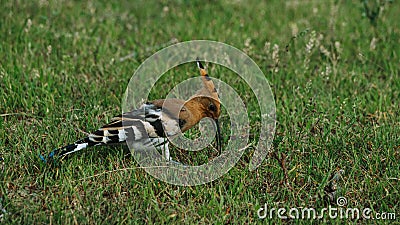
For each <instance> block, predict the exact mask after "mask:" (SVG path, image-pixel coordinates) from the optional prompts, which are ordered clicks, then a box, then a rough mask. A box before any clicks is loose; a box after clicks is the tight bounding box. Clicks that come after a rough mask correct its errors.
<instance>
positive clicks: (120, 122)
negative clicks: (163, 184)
mask: <svg viewBox="0 0 400 225" xmlns="http://www.w3.org/2000/svg"><path fill="white" fill-rule="evenodd" d="M197 65H198V67H199V69H200V73H201V75H202V81H203V88H202V89H200V90H199V91H198V92H197V93H196V94H195V95H194V96H192V97H191V98H189V100H187V101H185V100H181V99H176V98H172V99H158V100H154V101H150V102H147V103H145V104H143V105H142V106H141V107H139V108H138V109H135V110H133V111H130V112H127V113H124V114H122V115H119V116H117V117H114V118H113V119H112V120H111V122H110V123H108V124H106V125H105V126H103V127H101V128H100V129H98V130H96V131H95V132H93V133H91V134H89V135H88V136H87V137H85V138H83V139H81V140H78V141H76V142H74V143H72V144H69V145H67V146H64V147H62V148H59V149H56V150H54V151H52V152H51V153H50V154H49V155H48V158H54V157H58V158H60V157H64V156H66V155H69V154H72V153H75V152H77V151H80V150H83V149H86V148H88V147H91V146H101V145H112V144H120V143H126V142H127V141H128V142H130V143H134V145H133V146H134V148H138V149H140V148H146V147H148V146H150V145H153V146H154V147H156V149H158V150H162V152H163V156H164V158H165V159H166V160H167V161H169V160H170V153H169V148H168V144H169V142H168V140H167V137H173V136H175V135H177V134H179V133H180V132H185V131H187V130H189V129H190V128H192V127H193V126H195V125H196V124H197V123H198V122H199V121H200V120H201V119H203V118H205V117H211V118H212V119H214V120H215V121H216V123H217V134H218V136H217V145H220V140H219V138H220V137H219V125H218V117H219V115H220V113H221V110H220V102H219V98H218V94H217V92H216V89H215V86H214V84H213V82H212V81H211V79H210V78H209V77H208V74H207V73H206V71H205V70H204V68H203V66H202V65H201V63H200V62H199V61H198V62H197ZM40 157H41V158H42V160H44V161H46V159H45V158H44V157H43V156H40Z"/></svg>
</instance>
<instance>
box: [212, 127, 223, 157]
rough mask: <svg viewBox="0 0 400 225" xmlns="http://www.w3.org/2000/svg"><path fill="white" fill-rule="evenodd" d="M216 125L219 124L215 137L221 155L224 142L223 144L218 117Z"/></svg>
mask: <svg viewBox="0 0 400 225" xmlns="http://www.w3.org/2000/svg"><path fill="white" fill-rule="evenodd" d="M214 121H215V125H217V133H216V134H215V139H216V142H217V149H218V153H219V155H221V149H222V144H221V129H220V127H219V121H218V119H215V120H214Z"/></svg>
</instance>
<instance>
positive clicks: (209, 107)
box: [208, 104, 217, 112]
mask: <svg viewBox="0 0 400 225" xmlns="http://www.w3.org/2000/svg"><path fill="white" fill-rule="evenodd" d="M208 109H209V110H211V111H213V112H215V111H217V107H215V105H214V104H210V106H208Z"/></svg>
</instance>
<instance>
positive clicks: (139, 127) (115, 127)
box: [48, 103, 180, 159]
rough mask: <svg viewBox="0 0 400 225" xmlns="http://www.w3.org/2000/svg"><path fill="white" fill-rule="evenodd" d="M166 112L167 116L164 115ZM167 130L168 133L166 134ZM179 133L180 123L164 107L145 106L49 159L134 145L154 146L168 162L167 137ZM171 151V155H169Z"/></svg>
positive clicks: (115, 119) (58, 151) (54, 153)
mask: <svg viewBox="0 0 400 225" xmlns="http://www.w3.org/2000/svg"><path fill="white" fill-rule="evenodd" d="M165 112H167V113H165ZM164 127H165V130H164ZM179 131H180V126H179V119H178V118H176V117H174V116H172V115H171V113H169V111H168V109H165V110H163V109H162V104H161V105H160V104H153V103H146V104H143V105H142V106H141V107H140V108H139V109H137V110H133V111H131V112H127V113H124V114H122V115H120V116H117V117H114V118H113V119H112V121H111V122H110V123H109V124H107V125H105V126H103V127H101V128H100V129H98V130H96V131H95V132H93V133H91V134H89V135H88V136H87V137H85V138H83V139H81V140H78V141H76V142H74V143H73V144H70V145H67V146H65V147H62V148H59V149H56V150H54V151H53V152H51V153H50V154H49V156H48V157H54V156H58V157H62V156H66V155H69V154H71V153H74V152H77V151H80V150H82V149H85V148H87V147H91V146H100V145H111V144H121V143H126V141H127V140H128V141H129V142H135V143H136V144H135V146H138V145H137V144H138V143H140V144H141V145H142V146H143V147H146V146H149V145H154V146H155V147H156V148H158V149H163V151H164V152H165V153H164V155H165V157H166V158H167V159H169V151H168V141H167V140H166V138H165V137H166V136H167V135H168V136H173V135H175V134H177V133H178V132H179ZM167 151H168V152H167Z"/></svg>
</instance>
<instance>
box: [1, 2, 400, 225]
mask: <svg viewBox="0 0 400 225" xmlns="http://www.w3.org/2000/svg"><path fill="white" fill-rule="evenodd" d="M373 2H375V1H373V0H371V1H369V3H368V5H367V8H363V4H362V1H292V0H290V1H270V2H269V3H263V2H259V1H252V2H251V3H245V2H241V1H227V2H219V1H218V2H217V1H210V2H208V1H193V2H191V3H188V2H186V1H176V2H172V1H171V2H170V1H161V2H160V3H149V2H147V1H146V2H145V1H143V2H142V1H140V2H133V1H132V2H131V1H121V2H118V3H117V2H115V3H112V2H109V1H103V2H99V3H97V2H94V1H88V2H83V3H81V2H80V1H79V2H72V1H61V0H60V1H54V2H53V1H51V2H47V1H45V0H43V1H1V5H2V7H3V8H2V10H1V12H0V16H1V22H0V41H1V43H0V81H1V82H0V114H1V115H0V127H1V129H0V157H2V158H3V161H0V182H1V183H0V206H1V207H0V208H1V209H0V216H1V218H0V222H2V223H6V224H7V223H10V224H21V223H23V224H49V223H56V224H73V223H79V224H103V223H104V224H108V223H118V224H120V223H123V224H125V223H145V222H146V223H157V224H158V223H183V222H185V223H219V224H223V223H266V222H267V221H266V220H260V219H259V218H258V216H257V210H258V209H259V208H260V207H261V206H263V205H264V203H267V204H268V207H271V208H272V207H276V208H278V207H284V208H286V209H289V208H293V207H314V208H316V209H318V210H319V209H321V208H323V207H327V206H328V205H332V206H335V198H336V197H339V196H344V197H346V198H347V200H348V204H347V206H348V207H353V208H354V207H358V208H361V209H362V208H366V207H369V208H371V209H373V212H374V213H382V212H389V213H393V212H397V222H398V221H399V220H398V218H399V217H400V215H399V213H400V209H399V201H398V199H399V190H400V185H399V178H400V166H399V165H400V164H399V160H400V153H399V150H400V138H399V134H400V126H399V125H400V120H399V118H400V117H399V116H400V115H399V113H400V110H399V99H400V91H399V90H400V79H399V78H400V77H399V71H400V66H399V52H400V47H399V46H400V42H399V40H400V28H399V26H398V21H400V18H399V16H398V12H399V10H400V7H399V4H398V2H393V3H391V4H390V3H387V2H386V1H381V2H383V3H384V4H383V5H382V8H381V9H382V10H381V11H380V14H379V15H377V16H374V15H373V14H372V13H371V12H373V10H374V9H377V8H378V7H377V6H374V5H373V4H372V3H373ZM367 9H371V10H367ZM194 39H210V40H216V41H221V42H225V43H227V44H230V45H233V46H235V47H237V48H239V49H241V50H243V51H244V52H246V53H247V54H248V55H249V56H250V57H252V58H253V59H254V60H255V61H256V63H257V64H258V65H259V66H260V68H261V69H262V70H263V71H264V73H265V75H266V77H267V79H268V80H269V82H270V84H271V87H272V90H273V92H274V95H275V100H276V106H277V130H276V132H277V134H276V136H275V141H274V148H273V149H272V150H271V153H270V154H269V155H268V157H267V159H266V160H265V161H264V163H263V164H262V166H261V167H259V168H258V169H257V170H256V171H253V172H250V171H249V170H248V162H249V159H250V157H251V153H252V149H253V147H252V146H254V145H255V143H256V141H257V133H256V131H257V126H258V123H257V118H259V116H258V115H257V110H256V108H257V107H256V101H254V98H252V97H254V96H252V95H251V93H249V89H248V87H246V85H244V84H243V83H241V82H239V81H238V79H237V78H235V77H234V76H227V75H226V74H225V73H219V71H221V70H222V69H219V68H217V67H215V66H213V65H209V67H210V68H211V70H213V73H214V74H212V75H214V76H216V77H218V78H220V79H222V80H225V81H226V82H227V83H229V84H231V85H232V86H234V87H235V88H236V89H237V90H238V91H239V92H240V93H241V96H242V97H243V99H244V101H245V102H246V103H247V105H248V107H249V108H250V109H254V110H252V112H253V113H250V114H249V116H250V120H251V124H252V129H253V134H254V135H253V138H252V139H251V142H252V146H251V147H250V148H249V149H248V151H247V152H246V154H245V155H244V156H243V157H242V158H241V160H240V161H239V163H238V164H237V165H236V166H235V167H234V168H233V169H232V170H230V171H229V173H228V174H226V175H225V176H223V177H222V178H220V179H218V180H216V181H214V182H212V183H209V184H206V185H201V186H194V187H180V186H173V185H169V184H166V183H163V182H161V181H159V180H157V179H155V178H153V177H152V176H150V175H148V174H147V173H146V172H145V171H144V170H143V169H140V168H137V167H138V165H137V163H135V161H134V159H133V158H132V157H131V156H130V155H129V153H128V151H127V149H124V148H123V147H115V148H103V147H98V148H93V149H92V150H91V151H86V152H82V153H79V154H76V155H74V156H73V157H70V158H69V159H68V160H66V161H63V162H62V163H61V165H58V166H56V167H50V166H48V165H45V164H43V163H42V162H41V161H40V160H39V158H38V154H39V153H42V154H44V153H47V152H49V151H51V150H52V149H54V148H55V147H60V146H62V145H64V144H67V143H69V142H72V141H74V140H76V139H78V138H80V137H82V136H83V135H84V134H83V133H82V131H87V132H90V131H93V130H95V129H96V128H97V127H99V126H101V125H102V124H104V123H106V122H107V121H109V119H110V118H111V117H112V116H114V115H116V114H118V113H120V110H121V100H122V95H123V93H124V91H125V88H126V85H127V83H128V81H129V79H130V77H131V76H132V74H133V73H134V71H135V69H136V68H137V67H138V66H139V65H140V63H141V62H143V61H144V60H145V59H146V57H148V56H149V55H151V54H153V53H155V52H156V51H157V50H159V49H161V48H163V47H165V46H168V45H170V44H172V43H175V42H177V41H187V40H194ZM126 56H129V57H126ZM182 68H183V69H174V70H173V71H171V72H170V74H172V75H173V77H174V78H173V79H172V80H171V81H168V79H165V80H164V82H162V83H159V84H158V85H159V87H162V88H163V89H165V90H168V89H170V88H173V85H174V84H175V83H176V82H178V81H179V80H183V79H184V78H185V77H186V76H187V74H188V72H190V73H192V72H193V73H196V68H193V66H192V65H189V66H183V67H182ZM189 70H190V71H189ZM165 94H166V92H165V93H159V96H157V93H154V95H153V96H154V98H159V97H163V95H165ZM227 119H228V118H227V117H226V116H224V115H223V117H222V120H223V122H224V123H225V124H227V123H229V121H227ZM224 132H225V133H227V132H228V131H226V129H225V130H224ZM192 133H193V134H195V133H196V131H192ZM174 154H175V155H178V156H177V157H179V156H180V155H182V154H184V153H180V152H179V151H175V152H174ZM204 154H205V156H207V155H208V154H215V152H214V151H212V150H209V151H206V152H204ZM182 157H183V156H182ZM203 157H204V155H203ZM339 171H343V173H342V174H341V179H338V180H336V181H335V182H332V177H334V176H335V174H336V175H337V174H338V173H339ZM335 190H336V192H335ZM333 195H334V198H333V199H331V198H329V196H333ZM274 220H275V221H276V222H278V223H287V222H295V223H309V222H311V221H310V220H292V219H288V220H281V219H278V218H276V214H275V218H274ZM328 220H330V219H329V217H327V216H326V217H324V219H321V220H319V222H322V221H328ZM331 222H333V223H343V222H355V223H359V222H366V221H362V220H338V219H337V220H332V221H331ZM369 222H374V223H379V222H388V221H378V220H374V221H369Z"/></svg>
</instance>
